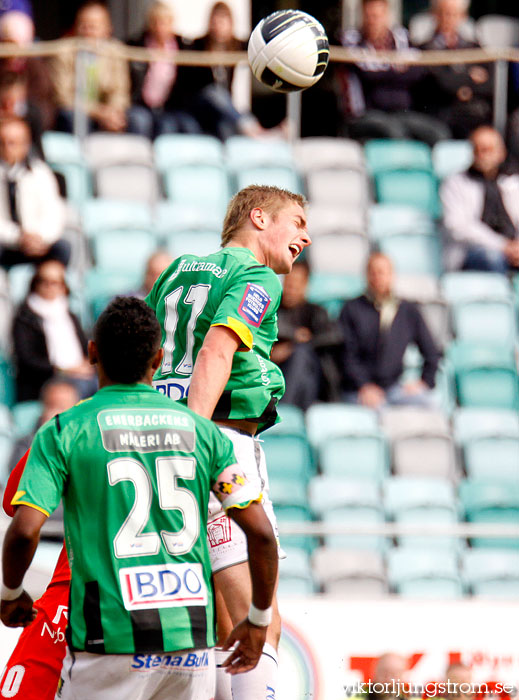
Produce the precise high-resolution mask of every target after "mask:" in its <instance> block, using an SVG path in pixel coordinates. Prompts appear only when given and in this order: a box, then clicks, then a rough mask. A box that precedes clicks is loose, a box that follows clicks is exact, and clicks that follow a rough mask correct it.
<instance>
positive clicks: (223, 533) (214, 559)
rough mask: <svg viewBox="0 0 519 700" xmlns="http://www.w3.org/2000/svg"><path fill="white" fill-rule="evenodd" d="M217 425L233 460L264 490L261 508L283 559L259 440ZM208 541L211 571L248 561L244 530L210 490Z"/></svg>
mask: <svg viewBox="0 0 519 700" xmlns="http://www.w3.org/2000/svg"><path fill="white" fill-rule="evenodd" d="M218 427H219V428H220V430H221V431H222V433H223V434H224V435H227V437H228V438H229V439H230V440H231V442H232V444H233V446H234V454H235V455H236V460H237V462H238V464H239V466H240V468H241V469H242V470H243V472H244V473H245V475H246V476H247V478H248V479H249V481H250V482H251V483H254V482H257V483H258V486H259V490H260V491H261V492H262V493H263V508H264V510H265V513H266V514H267V517H268V519H269V520H270V524H271V525H272V529H273V530H274V535H275V536H276V540H277V543H278V553H279V558H280V559H284V558H285V557H286V554H285V553H284V552H283V550H282V549H281V548H280V547H279V533H278V526H277V522H276V516H275V515H274V508H273V506H272V501H271V500H270V498H269V481H268V474H267V464H266V462H265V453H264V452H263V449H262V447H261V443H260V441H259V440H258V438H257V437H254V436H252V435H249V434H248V433H244V432H242V431H241V430H236V429H235V428H228V427H227V426H221V425H220V426H218ZM207 542H208V545H209V556H210V557H211V568H212V570H213V573H216V572H217V571H221V570H222V569H226V568H227V567H228V566H234V564H241V563H242V562H245V561H248V558H249V557H248V554H247V537H246V536H245V533H244V532H243V530H242V529H241V527H239V525H237V524H236V523H235V522H234V521H233V520H231V519H230V518H228V517H227V515H225V512H224V511H223V510H222V506H221V504H220V501H219V500H218V499H217V498H216V496H215V495H214V494H213V493H211V495H210V496H209V514H208V517H207Z"/></svg>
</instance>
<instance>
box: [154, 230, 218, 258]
mask: <svg viewBox="0 0 519 700" xmlns="http://www.w3.org/2000/svg"><path fill="white" fill-rule="evenodd" d="M166 247H167V249H168V250H169V252H170V253H171V255H172V256H173V257H174V258H176V257H178V256H179V255H198V256H204V255H210V254H211V253H215V252H216V251H217V250H219V249H220V247H221V236H220V234H219V233H217V232H216V231H176V232H175V233H174V234H173V235H171V236H169V237H168V239H167V242H166Z"/></svg>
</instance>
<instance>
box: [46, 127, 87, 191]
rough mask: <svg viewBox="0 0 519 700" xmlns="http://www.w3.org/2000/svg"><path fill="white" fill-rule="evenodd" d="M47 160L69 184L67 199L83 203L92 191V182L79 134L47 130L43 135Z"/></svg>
mask: <svg viewBox="0 0 519 700" xmlns="http://www.w3.org/2000/svg"><path fill="white" fill-rule="evenodd" d="M42 147H43V153H44V156H45V161H46V162H47V163H48V165H49V166H50V167H51V168H52V169H53V170H54V171H55V172H58V173H61V174H62V175H63V176H64V178H65V182H66V184H67V199H69V200H70V201H72V202H73V203H74V204H81V203H82V202H83V201H84V200H85V199H87V197H89V196H90V195H91V193H92V183H91V179H90V173H89V171H88V167H87V164H86V162H85V160H84V158H83V154H82V150H81V143H80V141H79V139H78V138H77V136H74V135H72V134H66V133H64V132H61V131H46V132H45V133H44V134H43V136H42Z"/></svg>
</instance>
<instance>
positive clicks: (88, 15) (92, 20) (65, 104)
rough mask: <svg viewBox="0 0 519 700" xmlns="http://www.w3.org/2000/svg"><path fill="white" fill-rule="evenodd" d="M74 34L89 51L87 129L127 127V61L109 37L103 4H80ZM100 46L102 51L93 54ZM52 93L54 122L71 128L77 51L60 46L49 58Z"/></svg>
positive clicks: (107, 21)
mask: <svg viewBox="0 0 519 700" xmlns="http://www.w3.org/2000/svg"><path fill="white" fill-rule="evenodd" d="M73 35H74V36H77V37H81V38H82V39H86V40H87V41H89V42H90V44H91V46H92V52H91V53H90V52H88V53H86V56H84V57H85V61H86V64H87V65H86V90H85V93H86V94H85V95H84V109H85V111H86V114H87V116H88V128H89V130H90V131H93V130H96V129H100V130H104V131H114V132H120V131H124V130H125V129H126V110H127V109H128V107H129V106H130V72H129V68H128V63H127V61H126V60H125V59H123V58H121V57H120V56H119V55H118V50H119V47H120V46H121V43H120V42H119V41H118V40H117V39H112V38H111V36H112V22H111V19H110V14H109V12H108V9H107V7H106V6H105V5H103V4H102V3H100V2H97V1H96V0H92V1H91V2H87V3H85V4H84V5H82V6H81V7H80V8H79V10H78V12H77V15H76V21H75V23H74V30H73ZM96 49H102V51H103V54H102V55H101V54H96V53H95V50H96ZM50 66H51V76H52V82H53V86H54V95H55V100H56V104H57V106H58V117H57V122H56V126H57V128H58V129H60V130H61V131H68V132H72V131H73V125H74V114H73V109H74V101H75V95H76V53H75V51H73V50H71V49H62V50H61V51H60V52H59V54H57V55H56V56H54V57H53V58H52V59H51V62H50Z"/></svg>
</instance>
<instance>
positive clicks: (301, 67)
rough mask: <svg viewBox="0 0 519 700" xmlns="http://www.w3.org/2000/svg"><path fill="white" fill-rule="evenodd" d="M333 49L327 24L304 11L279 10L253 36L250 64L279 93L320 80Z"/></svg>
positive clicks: (260, 25) (249, 50)
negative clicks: (329, 43)
mask: <svg viewBox="0 0 519 700" xmlns="http://www.w3.org/2000/svg"><path fill="white" fill-rule="evenodd" d="M329 55H330V49H329V46H328V37H327V36H326V32H325V31H324V28H323V26H322V25H321V24H320V23H319V22H318V21H317V20H316V19H315V18H314V17H312V16H311V15H309V14H307V13H306V12H301V11H300V10H279V12H273V13H272V14H271V15H269V16H268V17H265V19H262V20H261V21H260V22H259V23H258V24H257V25H256V27H255V28H254V31H253V32H252V34H251V35H250V39H249V46H248V57H249V64H250V67H251V69H252V72H253V73H254V75H255V76H256V78H257V79H258V80H259V81H260V82H261V83H263V84H264V85H267V86H268V87H269V88H271V89H272V90H275V91H276V92H295V91H297V90H305V89H306V88H309V87H310V86H311V85H315V83H316V82H317V81H318V80H319V78H320V77H321V76H322V74H323V73H324V71H325V69H326V66H327V65H328V57H329Z"/></svg>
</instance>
